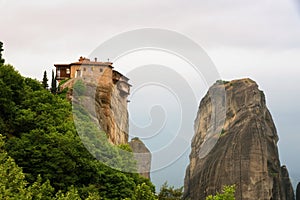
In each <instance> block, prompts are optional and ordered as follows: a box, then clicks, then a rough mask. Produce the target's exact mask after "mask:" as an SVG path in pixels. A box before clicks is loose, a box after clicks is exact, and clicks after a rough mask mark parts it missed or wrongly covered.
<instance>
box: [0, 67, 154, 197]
mask: <svg viewBox="0 0 300 200" xmlns="http://www.w3.org/2000/svg"><path fill="white" fill-rule="evenodd" d="M75 110H77V111H76V112H77V113H76V112H75V113H72V107H71V104H70V103H69V102H68V101H67V100H66V99H63V98H61V97H59V96H58V95H53V94H51V93H50V92H49V91H47V90H45V89H44V88H43V86H42V84H40V83H39V82H38V81H36V80H33V79H29V78H23V77H22V76H21V75H20V74H19V73H18V72H16V71H15V70H14V68H13V67H12V66H10V65H1V66H0V111H1V112H0V130H1V131H2V133H3V134H4V135H6V136H7V139H6V140H7V141H6V142H5V144H4V143H3V141H2V143H1V144H2V146H3V145H4V148H5V154H1V156H2V157H1V161H0V164H1V166H0V168H1V169H0V172H1V173H2V172H7V173H10V172H11V174H5V173H4V174H3V173H2V174H0V176H1V175H3V179H2V177H1V179H0V182H1V183H0V184H3V185H6V186H1V187H0V190H1V191H0V192H1V194H2V195H4V196H5V197H7V199H10V198H8V197H10V196H11V198H12V199H28V198H29V199H31V197H34V199H47V197H49V198H48V199H51V198H52V199H79V198H81V199H100V196H101V198H102V199H125V198H132V196H134V195H135V193H136V191H137V190H139V191H141V190H143V188H144V189H145V190H146V191H148V192H145V193H149V189H150V191H152V193H153V194H154V191H155V188H154V186H153V184H152V183H151V182H150V181H149V180H148V179H145V178H142V177H140V176H139V175H138V174H136V173H124V172H121V171H117V169H120V168H125V167H126V168H127V169H129V170H130V171H135V168H136V166H135V164H136V163H135V160H134V158H133V154H132V153H130V147H129V146H128V145H121V146H113V145H111V144H109V143H108V142H107V137H106V134H105V133H103V132H101V131H99V130H98V129H97V127H96V126H95V124H93V123H92V122H91V120H90V118H89V117H88V116H87V115H86V111H85V110H84V109H82V108H79V109H75ZM74 118H78V119H81V120H79V126H76V127H75V125H74V121H73V119H74ZM76 128H77V129H76ZM77 130H78V132H80V133H83V134H81V136H80V137H81V138H80V137H79V136H78V134H77ZM82 141H84V144H85V145H84V144H83V143H82ZM2 146H1V148H0V149H1V151H4V149H3V147H2ZM121 150H122V151H121ZM124 150H125V151H124ZM90 152H92V154H91V153H90ZM125 153H126V154H125ZM100 158H101V159H100ZM97 159H98V160H101V161H102V162H99V161H98V160H97ZM107 165H109V166H114V167H115V169H112V168H110V167H108V166H107ZM18 166H20V167H22V169H23V170H21V168H20V167H18ZM5 169H9V170H5ZM23 172H24V173H23ZM139 185H140V186H139ZM138 186H139V188H138ZM137 188H138V189H137ZM2 190H3V191H2ZM141 192H142V191H141ZM9 195H10V196H9ZM2 197H3V196H2ZM27 197H28V198H27ZM0 199H1V198H0Z"/></svg>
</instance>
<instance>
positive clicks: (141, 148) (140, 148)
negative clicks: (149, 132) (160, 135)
mask: <svg viewBox="0 0 300 200" xmlns="http://www.w3.org/2000/svg"><path fill="white" fill-rule="evenodd" d="M129 145H130V147H131V148H132V151H133V153H134V156H135V159H136V160H137V168H138V172H139V174H140V175H141V176H143V177H145V178H148V179H150V169H151V152H150V151H149V149H148V148H147V147H146V146H145V144H144V143H143V142H142V141H141V140H139V139H138V138H133V139H132V140H131V141H130V142H129Z"/></svg>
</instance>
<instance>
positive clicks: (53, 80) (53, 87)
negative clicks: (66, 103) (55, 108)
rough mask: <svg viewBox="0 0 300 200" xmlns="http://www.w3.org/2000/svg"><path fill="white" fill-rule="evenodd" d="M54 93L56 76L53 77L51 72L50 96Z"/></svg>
mask: <svg viewBox="0 0 300 200" xmlns="http://www.w3.org/2000/svg"><path fill="white" fill-rule="evenodd" d="M56 91H57V84H56V76H54V71H53V70H52V80H51V92H52V94H55V93H56Z"/></svg>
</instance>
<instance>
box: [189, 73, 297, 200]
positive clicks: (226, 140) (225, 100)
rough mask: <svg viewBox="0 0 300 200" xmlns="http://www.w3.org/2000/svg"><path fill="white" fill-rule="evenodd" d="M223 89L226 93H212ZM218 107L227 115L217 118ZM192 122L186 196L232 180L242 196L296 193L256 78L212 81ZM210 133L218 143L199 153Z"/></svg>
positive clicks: (264, 199) (275, 199)
mask: <svg viewBox="0 0 300 200" xmlns="http://www.w3.org/2000/svg"><path fill="white" fill-rule="evenodd" d="M224 89H225V94H226V95H225V96H219V97H216V98H215V97H213V96H212V95H216V96H217V95H220V94H221V92H220V91H222V90H223V91H224ZM212 101H213V102H212ZM215 107H218V108H221V109H216V108H215ZM225 108H226V109H225ZM220 110H221V112H222V111H224V113H225V114H226V119H225V121H222V119H218V116H219V115H221V113H216V112H220ZM216 119H217V120H216ZM220 121H221V123H220ZM194 128H195V135H194V137H193V140H192V150H191V154H190V164H189V166H188V167H187V170H186V176H185V184H184V199H191V200H199V199H200V200H202V199H205V197H206V196H208V195H210V194H215V193H216V192H217V191H221V189H222V187H223V186H224V185H233V184H235V185H236V194H235V196H236V199H238V200H256V199H260V200H271V199H272V200H292V199H294V194H293V190H292V186H291V183H290V180H289V177H288V173H287V169H286V168H285V167H282V168H281V166H280V161H279V156H278V149H277V142H278V135H277V132H276V128H275V125H274V122H273V120H272V117H271V114H270V112H269V111H268V109H267V107H266V102H265V96H264V94H263V92H262V91H260V90H259V89H258V85H257V84H256V83H255V82H254V81H252V80H250V79H242V80H234V81H231V82H225V83H224V85H223V84H222V83H220V82H217V83H216V84H214V85H213V86H212V87H211V88H210V89H209V92H208V93H207V95H206V96H205V97H204V98H203V99H202V101H201V103H200V107H199V111H198V114H197V118H196V120H195V127H194ZM211 132H214V133H213V134H211ZM212 139H214V140H215V141H216V145H215V146H214V147H212V149H211V150H210V151H209V153H208V154H207V155H206V154H205V156H201V155H202V154H203V153H201V152H202V149H203V147H205V145H207V142H208V141H211V140H212ZM208 144H210V143H208ZM212 144H214V143H212Z"/></svg>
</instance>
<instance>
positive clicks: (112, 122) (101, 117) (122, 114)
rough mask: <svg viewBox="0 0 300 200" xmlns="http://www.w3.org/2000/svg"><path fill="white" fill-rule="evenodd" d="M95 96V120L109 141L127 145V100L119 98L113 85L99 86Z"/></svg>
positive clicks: (118, 92)
mask: <svg viewBox="0 0 300 200" xmlns="http://www.w3.org/2000/svg"><path fill="white" fill-rule="evenodd" d="M95 96H96V98H95V100H96V112H97V118H98V121H99V124H100V125H101V128H102V129H103V130H104V131H105V132H106V134H107V135H108V139H109V141H110V142H111V143H112V144H116V145H118V144H127V143H128V131H129V130H128V112H127V98H126V97H122V96H120V91H119V90H118V88H117V86H116V85H114V84H106V85H105V84H99V85H98V86H97V90H96V94H95Z"/></svg>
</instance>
